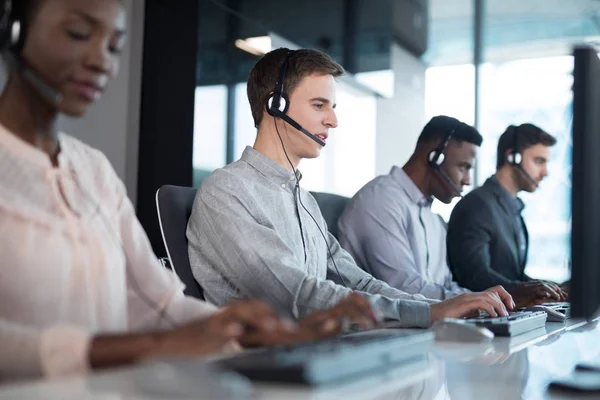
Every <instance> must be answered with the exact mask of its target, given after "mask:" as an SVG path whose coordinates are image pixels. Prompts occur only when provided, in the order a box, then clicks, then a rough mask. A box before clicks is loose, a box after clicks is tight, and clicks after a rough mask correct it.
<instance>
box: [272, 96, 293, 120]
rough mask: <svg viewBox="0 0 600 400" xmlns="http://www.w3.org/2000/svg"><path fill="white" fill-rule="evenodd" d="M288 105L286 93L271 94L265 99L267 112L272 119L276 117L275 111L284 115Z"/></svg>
mask: <svg viewBox="0 0 600 400" xmlns="http://www.w3.org/2000/svg"><path fill="white" fill-rule="evenodd" d="M289 104H290V102H289V100H288V96H287V93H285V92H283V93H272V94H271V95H270V96H269V97H268V98H267V112H268V113H269V115H271V116H273V117H277V113H276V111H279V112H281V113H283V114H286V113H287V111H288V108H289Z"/></svg>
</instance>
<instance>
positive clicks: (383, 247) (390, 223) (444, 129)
mask: <svg viewBox="0 0 600 400" xmlns="http://www.w3.org/2000/svg"><path fill="white" fill-rule="evenodd" d="M482 140H483V139H482V137H481V135H480V134H479V132H477V130H476V129H475V128H473V127H472V126H469V125H467V124H465V123H463V122H461V121H459V120H457V119H456V118H452V117H447V116H444V115H439V116H436V117H433V118H432V119H431V120H430V121H429V122H428V123H427V124H426V125H425V127H424V128H423V131H422V132H421V134H420V136H419V138H418V140H417V146H416V148H415V151H414V153H413V154H412V156H411V157H410V159H409V160H408V162H407V163H406V164H405V165H404V166H403V167H398V166H394V167H392V170H391V171H390V173H389V174H387V175H381V176H378V177H376V178H375V179H373V180H372V181H371V182H369V183H367V184H366V185H365V186H364V187H363V188H362V189H361V190H359V191H358V193H356V194H355V195H354V197H353V198H352V200H351V201H350V203H349V204H348V206H347V207H346V209H345V210H344V213H343V214H342V216H341V217H340V220H339V224H338V227H339V231H340V244H341V245H342V247H343V248H344V249H346V250H347V251H348V252H350V254H351V255H352V256H353V257H354V259H355V260H356V262H357V263H358V264H359V265H360V266H362V267H363V268H364V269H365V270H366V271H367V272H369V273H371V274H373V276H374V277H376V278H378V279H381V280H382V281H385V282H387V283H388V284H389V285H390V286H392V287H395V288H397V289H400V290H402V291H404V292H407V293H411V294H417V293H419V294H422V295H424V296H426V297H428V298H432V299H439V300H445V299H449V298H452V297H455V296H457V295H459V294H462V293H468V292H469V290H468V289H465V288H462V287H460V286H459V285H458V284H457V283H456V282H454V281H453V280H452V273H451V272H450V269H449V268H448V264H447V262H446V223H445V222H444V220H443V219H442V217H440V216H439V215H438V214H435V213H434V212H433V211H431V204H432V202H433V200H434V199H438V200H439V201H441V202H443V203H446V204H448V203H450V202H451V201H452V199H453V198H455V197H456V196H460V194H461V192H462V189H463V186H466V185H470V184H471V168H472V166H473V164H474V162H475V157H476V155H477V148H478V147H479V146H481V142H482ZM485 289H487V288H485Z"/></svg>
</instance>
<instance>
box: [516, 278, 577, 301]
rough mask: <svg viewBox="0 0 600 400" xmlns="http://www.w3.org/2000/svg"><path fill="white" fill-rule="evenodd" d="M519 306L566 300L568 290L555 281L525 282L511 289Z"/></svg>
mask: <svg viewBox="0 0 600 400" xmlns="http://www.w3.org/2000/svg"><path fill="white" fill-rule="evenodd" d="M509 292H510V294H511V295H512V296H513V299H514V300H515V303H516V304H517V306H518V307H527V306H532V305H536V304H541V303H546V302H549V301H566V300H567V299H568V298H569V295H568V294H567V292H565V291H563V290H562V289H561V288H560V286H558V285H557V284H556V283H553V282H547V281H530V282H523V283H521V284H519V285H517V286H515V287H514V288H512V289H510V290H509Z"/></svg>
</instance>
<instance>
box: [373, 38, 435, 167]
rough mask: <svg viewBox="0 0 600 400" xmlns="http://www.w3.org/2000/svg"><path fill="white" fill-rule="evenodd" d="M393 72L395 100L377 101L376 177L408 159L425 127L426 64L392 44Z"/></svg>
mask: <svg viewBox="0 0 600 400" xmlns="http://www.w3.org/2000/svg"><path fill="white" fill-rule="evenodd" d="M392 69H393V70H394V75H395V77H394V90H395V93H394V97H393V98H389V99H388V98H379V99H378V100H377V141H376V167H375V172H376V173H377V174H378V175H380V174H386V173H388V172H389V170H390V168H391V167H392V165H403V164H404V163H405V162H406V161H407V160H408V158H409V157H410V155H411V154H412V152H413V150H414V147H415V144H416V143H417V137H418V136H419V133H421V129H423V125H424V124H425V70H426V65H425V64H423V63H422V62H421V61H420V60H419V59H418V58H416V57H415V56H413V55H412V54H410V53H409V52H408V51H406V50H405V49H403V48H402V47H400V46H399V45H397V44H393V45H392Z"/></svg>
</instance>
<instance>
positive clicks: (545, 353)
mask: <svg viewBox="0 0 600 400" xmlns="http://www.w3.org/2000/svg"><path fill="white" fill-rule="evenodd" d="M598 356H600V326H599V324H598V323H597V322H592V323H579V324H577V323H572V322H571V323H569V324H568V325H567V326H566V327H565V325H562V324H554V323H553V324H547V326H546V329H545V330H544V329H541V330H539V331H537V332H535V333H529V334H524V335H520V336H517V337H514V338H496V339H494V341H492V343H490V344H485V345H478V344H462V343H447V342H436V344H435V345H434V346H433V348H432V350H431V352H430V354H429V359H428V360H427V361H425V362H424V363H423V364H422V365H421V366H420V368H419V369H418V370H416V371H415V370H414V368H412V369H413V371H411V372H407V366H403V367H399V368H396V369H393V370H390V371H386V372H385V373H382V374H378V375H371V376H368V377H365V378H363V379H359V380H353V381H351V382H348V383H344V384H339V385H335V386H332V387H326V388H320V389H311V388H306V387H293V386H284V385H267V384H260V385H254V386H252V387H251V386H249V385H248V386H244V383H245V382H243V381H242V382H241V383H240V384H241V385H242V386H241V387H242V388H244V387H245V388H248V389H252V390H253V395H252V398H259V399H331V398H334V399H335V398H344V399H396V400H403V399H419V400H429V399H435V400H446V399H458V400H463V399H464V400H468V399H473V400H475V399H476V400H479V399H486V400H487V399H501V400H510V399H521V398H523V399H582V398H595V399H598V398H600V394H598V393H595V394H589V395H587V396H585V395H582V394H580V393H579V394H578V393H565V392H558V391H554V390H548V384H549V383H550V381H551V380H552V379H554V378H558V377H564V376H567V375H568V374H570V373H571V371H572V370H573V368H574V367H575V365H576V364H577V363H578V362H581V361H586V360H591V359H593V358H597V357H598ZM158 371H159V370H152V369H150V370H149V369H143V368H140V367H138V368H132V369H127V370H121V371H115V372H111V373H105V374H94V375H91V376H89V377H87V378H79V379H73V380H67V381H60V382H40V383H33V384H27V385H19V386H6V387H0V399H42V398H43V399H61V400H69V399H154V398H176V397H175V395H172V394H168V392H166V393H163V395H162V396H160V395H153V394H150V393H148V392H147V391H148V387H146V391H144V389H143V388H142V387H141V386H140V384H139V382H140V380H139V379H140V377H143V378H144V379H147V381H148V379H149V380H150V381H152V382H153V383H155V384H156V385H159V386H160V387H161V388H163V389H164V390H165V391H168V390H169V386H170V385H172V386H178V387H181V384H180V383H177V382H176V378H177V377H172V376H169V374H168V373H164V371H161V372H160V373H159V372H158ZM207 379H208V380H206V379H205V380H204V382H209V381H210V382H214V381H215V378H214V377H210V376H209V377H208V378H207ZM223 379H224V378H223ZM228 382H230V380H228ZM187 384H188V385H190V388H191V390H192V392H193V393H194V395H193V396H190V397H189V398H216V397H217V394H216V393H215V392H212V393H210V394H209V393H206V388H207V384H206V383H203V379H201V378H199V379H193V380H188V381H187ZM236 397H238V396H236ZM238 398H239V397H238Z"/></svg>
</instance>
